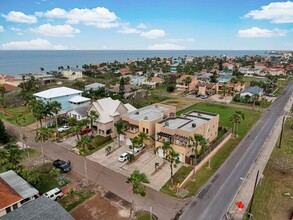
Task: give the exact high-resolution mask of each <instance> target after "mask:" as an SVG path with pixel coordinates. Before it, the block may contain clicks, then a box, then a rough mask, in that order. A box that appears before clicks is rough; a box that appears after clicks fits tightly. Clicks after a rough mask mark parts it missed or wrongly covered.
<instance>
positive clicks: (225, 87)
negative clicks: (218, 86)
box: [221, 85, 230, 103]
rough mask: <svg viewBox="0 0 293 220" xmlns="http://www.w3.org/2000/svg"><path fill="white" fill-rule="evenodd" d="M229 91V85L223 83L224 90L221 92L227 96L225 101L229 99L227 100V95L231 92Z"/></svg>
mask: <svg viewBox="0 0 293 220" xmlns="http://www.w3.org/2000/svg"><path fill="white" fill-rule="evenodd" d="M229 92H230V89H229V87H228V86H226V85H223V86H222V92H221V93H222V94H223V96H224V97H225V103H226V102H227V100H226V95H227V94H229Z"/></svg>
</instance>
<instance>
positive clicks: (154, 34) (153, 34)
mask: <svg viewBox="0 0 293 220" xmlns="http://www.w3.org/2000/svg"><path fill="white" fill-rule="evenodd" d="M165 35H166V33H165V31H164V30H159V29H154V30H150V31H147V32H141V33H140V36H142V37H146V38H150V39H157V38H160V37H164V36H165Z"/></svg>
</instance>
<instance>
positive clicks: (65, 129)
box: [58, 125, 70, 132]
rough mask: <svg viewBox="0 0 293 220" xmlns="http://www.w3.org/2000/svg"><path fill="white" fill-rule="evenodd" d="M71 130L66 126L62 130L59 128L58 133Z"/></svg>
mask: <svg viewBox="0 0 293 220" xmlns="http://www.w3.org/2000/svg"><path fill="white" fill-rule="evenodd" d="M69 128H70V126H67V125H64V126H62V127H61V128H58V132H63V131H67V130H68V129H69Z"/></svg>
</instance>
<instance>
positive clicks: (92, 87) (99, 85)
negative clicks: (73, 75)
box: [84, 83, 105, 91]
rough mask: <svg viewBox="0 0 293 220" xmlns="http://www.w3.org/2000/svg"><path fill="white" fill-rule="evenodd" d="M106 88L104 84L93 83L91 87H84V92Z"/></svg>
mask: <svg viewBox="0 0 293 220" xmlns="http://www.w3.org/2000/svg"><path fill="white" fill-rule="evenodd" d="M104 87H105V85H104V84H102V83H92V84H89V85H86V86H85V87H84V90H85V91H89V90H91V89H92V90H98V89H100V88H104Z"/></svg>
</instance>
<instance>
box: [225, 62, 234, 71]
mask: <svg viewBox="0 0 293 220" xmlns="http://www.w3.org/2000/svg"><path fill="white" fill-rule="evenodd" d="M223 68H224V69H225V68H226V69H228V70H233V64H231V63H223Z"/></svg>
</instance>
